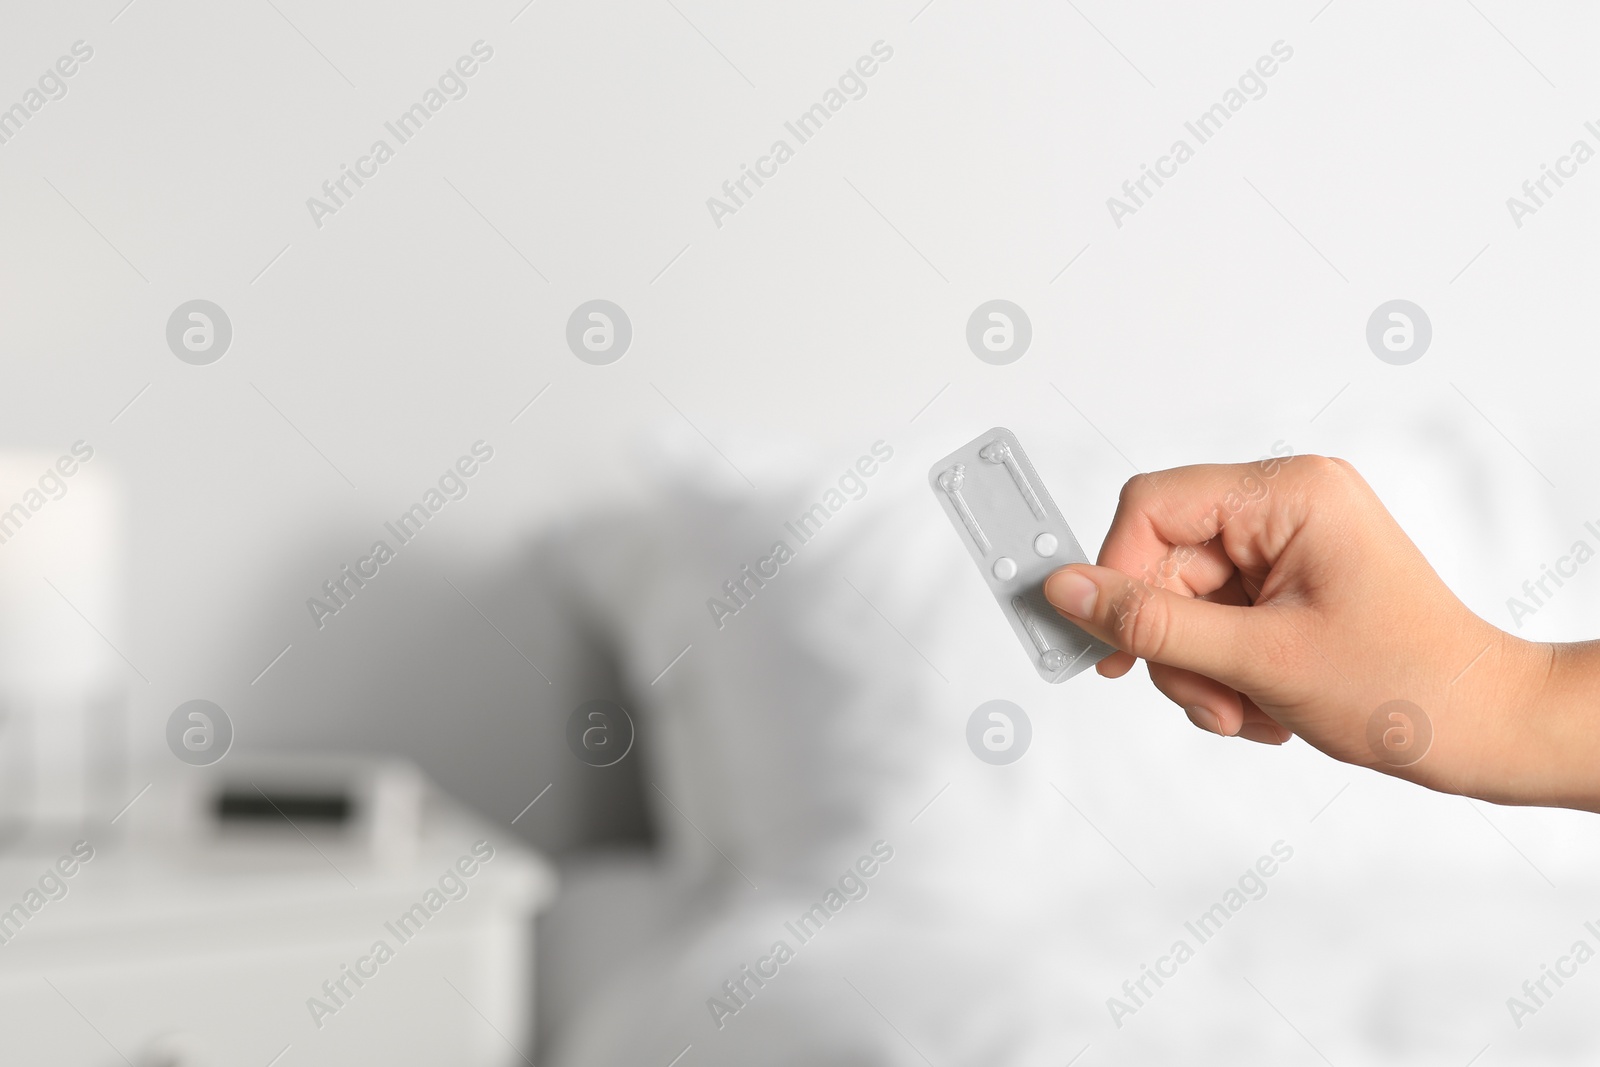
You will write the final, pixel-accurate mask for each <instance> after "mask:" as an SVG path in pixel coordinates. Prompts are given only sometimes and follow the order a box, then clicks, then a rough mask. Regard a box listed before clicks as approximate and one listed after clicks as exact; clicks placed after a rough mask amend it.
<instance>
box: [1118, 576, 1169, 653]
mask: <svg viewBox="0 0 1600 1067" xmlns="http://www.w3.org/2000/svg"><path fill="white" fill-rule="evenodd" d="M1110 621H1111V624H1112V625H1111V629H1112V632H1113V633H1114V634H1115V635H1116V638H1117V642H1118V644H1120V645H1121V646H1122V647H1123V648H1125V649H1127V650H1128V651H1129V652H1131V653H1133V654H1134V655H1135V656H1138V657H1139V658H1140V659H1146V660H1159V659H1160V658H1161V654H1162V651H1163V649H1165V647H1166V643H1167V637H1168V634H1169V632H1170V630H1171V622H1172V620H1171V613H1170V612H1168V611H1166V610H1165V605H1164V604H1163V603H1162V601H1161V598H1160V597H1159V596H1157V595H1156V591H1155V590H1154V589H1152V588H1151V587H1150V586H1149V585H1148V584H1147V583H1144V582H1129V583H1127V585H1125V586H1124V587H1123V589H1122V591H1121V592H1119V593H1118V594H1117V595H1116V597H1114V598H1113V599H1112V602H1111V620H1110Z"/></svg>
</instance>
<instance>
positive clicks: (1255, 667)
mask: <svg viewBox="0 0 1600 1067" xmlns="http://www.w3.org/2000/svg"><path fill="white" fill-rule="evenodd" d="M1044 595H1045V599H1046V600H1048V601H1050V603H1051V604H1052V605H1053V606H1054V607H1055V609H1056V610H1057V611H1059V612H1061V613H1062V614H1063V615H1065V616H1067V617H1068V618H1069V619H1071V620H1072V621H1073V622H1075V623H1077V624H1078V625H1079V626H1081V627H1082V628H1083V629H1085V630H1087V631H1088V632H1089V633H1090V634H1092V635H1094V636H1095V637H1098V638H1099V639H1100V640H1102V641H1104V642H1106V643H1107V644H1109V645H1112V646H1114V647H1116V648H1119V649H1121V650H1122V651H1124V652H1128V653H1131V654H1133V655H1134V656H1137V657H1138V658H1140V659H1143V660H1148V661H1150V662H1151V663H1164V664H1167V665H1169V666H1172V667H1178V668H1180V669H1183V670H1189V671H1194V672H1195V673H1196V674H1203V675H1205V676H1206V677H1208V678H1215V679H1216V680H1217V681H1219V682H1222V683H1223V684H1224V685H1228V686H1231V687H1233V688H1234V689H1237V690H1240V691H1241V692H1245V691H1248V690H1251V689H1258V688H1259V687H1260V686H1259V682H1260V681H1261V679H1262V670H1261V666H1262V657H1261V654H1260V642H1261V639H1262V637H1263V636H1265V635H1263V634H1262V632H1261V629H1262V627H1261V616H1260V614H1259V610H1258V609H1256V608H1250V607H1237V606H1234V605H1231V604H1214V603H1211V602H1210V601H1207V600H1196V599H1195V598H1194V597H1188V596H1182V595H1180V594H1178V593H1174V592H1172V591H1171V590H1169V589H1162V588H1158V587H1157V586H1155V585H1153V584H1151V583H1150V582H1148V581H1142V580H1138V579H1134V578H1130V577H1128V576H1127V575H1126V574H1123V573H1122V572H1121V571H1116V570H1112V569H1111V568H1110V567H1096V566H1092V565H1090V564H1087V563H1074V564H1072V565H1071V566H1067V567H1063V568H1061V569H1060V570H1058V571H1056V572H1055V573H1054V574H1052V575H1050V577H1049V578H1047V579H1045V583H1044Z"/></svg>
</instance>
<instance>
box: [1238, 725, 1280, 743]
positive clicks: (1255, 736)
mask: <svg viewBox="0 0 1600 1067" xmlns="http://www.w3.org/2000/svg"><path fill="white" fill-rule="evenodd" d="M1287 735H1288V731H1287V730H1284V729H1283V728H1282V727H1279V726H1274V725H1273V724H1271V723H1266V722H1247V723H1245V724H1244V725H1243V726H1241V727H1239V736H1240V737H1242V738H1244V739H1245V740H1246V741H1255V742H1257V743H1258V744H1263V745H1281V744H1283V743H1284V742H1285V741H1287V740H1289V738H1288V736H1287Z"/></svg>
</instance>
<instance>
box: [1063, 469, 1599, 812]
mask: <svg viewBox="0 0 1600 1067" xmlns="http://www.w3.org/2000/svg"><path fill="white" fill-rule="evenodd" d="M1045 595H1046V597H1048V598H1049V600H1050V602H1051V603H1052V604H1054V605H1055V607H1056V609H1057V610H1058V611H1060V612H1061V613H1062V614H1063V615H1065V616H1067V617H1068V618H1070V619H1072V620H1073V621H1074V622H1076V623H1078V624H1079V625H1080V626H1082V627H1083V628H1084V629H1085V630H1087V631H1089V632H1090V633H1092V634H1094V635H1095V636H1096V637H1099V638H1101V639H1102V640H1104V641H1106V642H1107V643H1109V644H1111V645H1114V646H1115V647H1116V648H1118V649H1120V650H1121V651H1119V652H1117V653H1115V654H1113V655H1112V656H1109V657H1107V658H1106V659H1105V660H1103V661H1102V662H1101V663H1100V665H1099V671H1100V673H1101V674H1102V675H1105V676H1106V677H1108V678H1115V677H1120V676H1121V675H1123V674H1126V673H1127V671H1128V670H1129V668H1131V667H1132V666H1133V663H1134V660H1135V658H1138V659H1143V660H1146V661H1147V662H1148V664H1149V669H1150V680H1151V681H1152V682H1154V683H1155V685H1156V688H1157V689H1159V690H1161V692H1163V693H1165V694H1166V695H1167V696H1168V697H1170V698H1171V699H1172V700H1173V701H1174V702H1176V703H1177V704H1178V705H1179V706H1180V707H1182V708H1183V709H1184V710H1185V711H1186V712H1187V713H1188V716H1189V719H1190V721H1192V722H1193V723H1194V724H1195V725H1196V726H1199V727H1201V728H1202V729H1205V730H1210V731H1212V732H1214V733H1218V734H1222V735H1224V736H1239V737H1244V738H1247V739H1249V740H1252V741H1259V742H1264V743H1267V744H1282V743H1283V742H1284V741H1287V740H1288V739H1289V738H1290V737H1291V736H1293V735H1299V736H1300V737H1302V738H1304V739H1305V740H1306V741H1308V742H1310V743H1311V744H1312V745H1314V746H1316V747H1317V748H1318V749H1321V750H1322V751H1323V752H1325V753H1327V754H1328V755H1330V756H1332V757H1334V758H1335V759H1338V760H1343V761H1344V762H1346V763H1353V764H1359V765H1362V766H1367V767H1373V768H1375V769H1377V770H1382V771H1385V772H1386V773H1389V774H1394V775H1397V776H1399V777H1401V778H1406V779H1409V780H1411V781H1414V782H1418V783H1420V784H1422V785H1426V786H1428V787H1430V788H1433V789H1439V790H1443V791H1447V792H1454V793H1465V794H1468V795H1472V796H1478V797H1482V798H1484V799H1489V800H1495V801H1499V802H1503V803H1534V804H1541V803H1542V804H1565V805H1568V806H1574V807H1584V808H1588V809H1590V810H1600V763H1597V762H1596V760H1597V759H1600V662H1597V658H1600V657H1597V655H1596V654H1595V653H1596V650H1594V649H1583V648H1576V647H1573V646H1561V647H1560V648H1559V649H1558V648H1556V647H1553V646H1549V645H1536V644H1531V643H1529V642H1526V641H1521V640H1518V639H1516V638H1514V637H1512V636H1510V635H1509V634H1506V633H1504V632H1502V631H1500V630H1498V629H1496V628H1495V627H1493V626H1491V625H1490V624H1489V623H1487V622H1485V621H1484V620H1482V619H1480V618H1478V617H1477V616H1476V615H1474V614H1473V613H1472V612H1471V611H1469V610H1468V609H1467V607H1466V606H1465V605H1464V604H1462V603H1461V601H1460V600H1458V599H1456V597H1455V595H1454V594H1452V593H1451V592H1450V590H1449V589H1448V588H1446V586H1445V584H1444V582H1443V581H1441V580H1440V578H1439V576H1438V575H1437V574H1436V573H1434V571H1433V569H1432V568H1431V567H1430V566H1429V565H1428V562H1427V560H1425V559H1423V557H1422V554H1421V553H1420V552H1419V551H1418V550H1417V547H1416V546H1415V545H1414V544H1412V543H1411V540H1410V539H1409V538H1408V537H1406V535H1405V532H1404V531H1402V530H1401V529H1400V527H1399V525H1398V524H1397V523H1396V522H1395V521H1394V519H1393V518H1392V517H1391V516H1390V515H1389V513H1388V511H1386V510H1385V509H1384V507H1383V504H1382V503H1381V502H1380V501H1379V500H1378V498H1377V496H1376V495H1374V494H1373V492H1372V490H1371V489H1370V488H1369V487H1368V486H1367V484H1366V482H1364V481H1363V480H1362V479H1361V476H1360V475H1359V474H1357V473H1356V472H1355V470H1354V468H1352V467H1351V466H1350V465H1349V464H1348V463H1345V462H1344V461H1342V460H1337V459H1326V458H1324V457H1321V456H1298V457H1289V458H1286V459H1267V460H1263V461H1261V462H1259V463H1249V464H1237V465H1226V466H1224V465H1210V466H1196V467H1180V468H1177V469H1175V470H1169V471H1161V472H1158V473H1155V474H1149V475H1141V476H1139V477H1137V478H1135V479H1133V480H1132V481H1130V482H1129V483H1128V484H1127V486H1126V487H1125V488H1124V489H1123V492H1122V498H1121V501H1120V503H1119V505H1118V507H1117V514H1116V517H1115V519H1114V520H1113V521H1112V524H1111V530H1110V532H1109V533H1108V534H1107V535H1106V539H1105V544H1104V546H1103V547H1102V549H1101V552H1100V559H1099V565H1098V566H1090V565H1088V564H1073V565H1071V566H1069V567H1064V568H1062V569H1061V570H1059V571H1057V572H1056V573H1055V574H1053V575H1051V576H1050V578H1049V579H1048V580H1047V581H1046V582H1045ZM1541 697H1542V698H1543V700H1541Z"/></svg>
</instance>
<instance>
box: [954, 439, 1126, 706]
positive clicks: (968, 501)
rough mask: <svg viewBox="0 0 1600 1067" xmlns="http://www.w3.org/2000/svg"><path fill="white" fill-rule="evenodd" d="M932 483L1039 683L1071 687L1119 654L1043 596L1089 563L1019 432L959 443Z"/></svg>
mask: <svg viewBox="0 0 1600 1067" xmlns="http://www.w3.org/2000/svg"><path fill="white" fill-rule="evenodd" d="M928 484H929V485H930V486H931V487H932V489H933V492H934V495H935V496H936V497H938V498H939V503H940V505H941V506H943V508H944V511H945V514H946V515H948V516H950V522H951V524H952V525H953V526H954V527H955V529H956V533H957V534H958V535H960V537H961V540H962V541H963V542H965V544H966V546H967V551H968V552H970V553H972V558H973V559H974V560H976V561H977V563H978V570H979V571H980V572H981V573H982V575H983V578H984V581H986V582H988V583H989V589H990V591H991V592H993V593H994V598H995V601H996V602H997V603H999V605H1000V610H1001V611H1002V612H1004V613H1005V616H1006V618H1007V619H1009V620H1010V621H1011V629H1012V630H1013V631H1015V632H1016V635H1017V639H1018V640H1019V641H1021V642H1022V646H1023V648H1024V649H1026V650H1027V653H1028V657H1029V658H1030V659H1031V660H1032V661H1033V665H1034V669H1035V670H1037V671H1038V672H1039V677H1041V678H1043V679H1044V680H1045V681H1047V682H1063V681H1066V680H1067V679H1068V678H1070V677H1072V676H1073V675H1074V674H1077V673H1078V672H1079V671H1081V670H1083V669H1084V668H1085V667H1089V666H1091V665H1093V664H1095V663H1098V662H1099V661H1100V660H1102V659H1104V658H1105V657H1106V656H1109V655H1110V654H1111V653H1112V652H1113V651H1115V650H1114V649H1112V648H1111V646H1109V645H1107V644H1105V643H1104V642H1101V641H1097V640H1096V639H1094V638H1093V637H1090V636H1089V635H1088V634H1087V633H1085V632H1084V631H1082V630H1081V629H1079V628H1078V627H1077V626H1075V625H1073V624H1072V623H1071V622H1069V621H1067V620H1066V619H1065V618H1063V617H1062V616H1061V615H1060V614H1058V613H1057V612H1056V609H1055V608H1053V607H1051V606H1050V602H1049V601H1047V600H1045V598H1044V580H1045V578H1046V577H1048V576H1049V575H1050V574H1051V572H1053V571H1055V570H1056V569H1057V568H1059V567H1062V566H1065V565H1066V564H1068V563H1087V562H1088V558H1087V557H1086V556H1084V554H1083V549H1082V548H1080V547H1079V545H1078V539H1077V538H1075V537H1073V536H1072V531H1071V530H1070V529H1068V528H1067V521H1066V520H1065V519H1064V518H1062V517H1061V510H1060V509H1059V508H1057V507H1056V505H1055V501H1053V500H1051V499H1050V494H1049V493H1048V492H1047V491H1046V490H1045V487H1044V483H1043V482H1041V481H1040V480H1039V472H1038V471H1036V470H1034V469H1033V464H1032V463H1029V462H1028V457H1027V454H1026V453H1024V452H1023V451H1022V446H1021V445H1020V444H1019V443H1018V442H1017V435H1016V434H1014V433H1012V432H1011V431H1010V430H1007V429H1005V428H1004V427H999V426H997V427H995V428H994V429H992V430H990V431H989V432H987V433H985V434H983V435H981V436H979V437H977V438H975V439H974V440H972V441H970V442H968V443H967V444H965V445H962V446H961V447H960V448H958V449H956V450H955V451H954V452H952V453H950V454H949V455H948V456H946V457H944V459H941V460H940V461H939V462H938V463H935V464H934V465H933V469H931V470H930V471H929V472H928Z"/></svg>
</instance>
